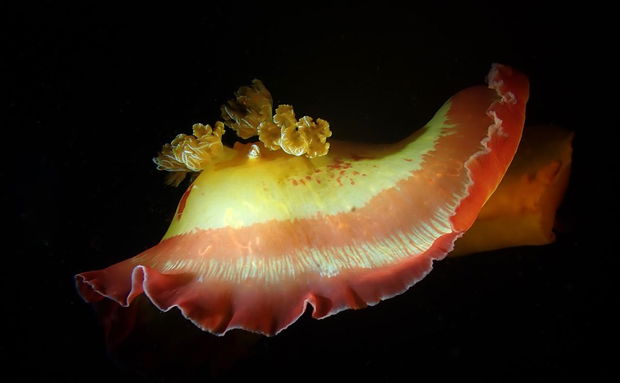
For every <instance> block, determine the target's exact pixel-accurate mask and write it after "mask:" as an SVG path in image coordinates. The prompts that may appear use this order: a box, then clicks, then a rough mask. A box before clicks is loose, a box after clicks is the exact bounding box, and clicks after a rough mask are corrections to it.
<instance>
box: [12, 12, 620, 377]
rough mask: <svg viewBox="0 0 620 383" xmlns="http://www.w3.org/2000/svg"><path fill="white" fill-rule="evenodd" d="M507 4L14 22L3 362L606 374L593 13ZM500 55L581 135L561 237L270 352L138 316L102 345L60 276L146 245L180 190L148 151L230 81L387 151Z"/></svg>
mask: <svg viewBox="0 0 620 383" xmlns="http://www.w3.org/2000/svg"><path fill="white" fill-rule="evenodd" d="M517 7H521V8H519V9H513V10H510V11H508V10H507V9H503V8H502V7H500V6H498V5H495V6H489V7H485V8H484V9H474V8H463V9H453V10H451V11H450V12H448V13H445V12H446V11H447V10H448V7H444V8H442V7H437V9H430V7H426V8H425V7H419V6H418V8H417V9H413V10H408V9H405V8H390V7H387V6H381V7H379V4H374V5H370V4H366V5H349V6H337V7H336V6H321V5H311V6H310V5H306V6H293V5H290V6H288V7H286V8H270V7H269V6H267V5H265V4H263V3H260V4H256V5H252V6H242V5H240V4H239V5H228V6H225V5H209V6H205V7H203V8H192V9H168V8H161V7H159V8H157V9H150V8H148V9H147V8H144V9H128V8H126V6H123V7H120V8H114V7H113V6H112V5H100V6H90V5H89V6H84V5H83V6H79V7H75V6H58V5H56V4H54V3H52V2H49V3H43V4H40V5H36V6H34V5H31V6H24V7H23V8H22V9H10V10H9V13H8V25H9V28H8V29H9V44H8V54H7V55H6V58H7V60H8V62H9V64H10V70H9V72H8V80H9V81H8V85H9V92H8V96H9V100H8V112H9V120H8V125H7V128H8V129H7V132H9V137H8V139H7V140H6V146H8V147H9V149H10V151H9V156H7V157H6V158H5V166H3V167H2V168H3V176H4V179H5V181H6V183H7V185H8V186H9V189H10V190H11V191H12V192H13V194H12V195H11V200H10V201H9V203H8V208H9V211H10V212H12V213H15V217H16V221H17V225H15V224H14V222H15V221H14V219H11V222H10V224H11V226H12V227H17V228H18V233H17V234H16V235H13V234H10V236H9V238H7V240H6V241H7V243H12V244H15V245H16V246H10V248H13V249H12V250H10V251H5V252H4V254H3V259H4V260H5V263H4V266H5V269H4V270H5V275H4V276H3V286H4V289H3V292H4V297H5V302H3V305H2V310H3V317H4V319H6V320H8V322H9V324H10V325H11V326H10V327H9V334H8V336H7V337H6V338H5V339H3V341H2V354H5V355H7V356H8V357H9V358H10V360H11V364H10V365H11V366H12V367H13V368H16V369H17V371H18V373H19V374H20V376H23V377H24V379H26V378H31V379H32V380H38V381H77V380H81V381H84V380H85V381H110V380H111V379H116V380H117V381H123V380H127V379H132V380H133V381H185V380H190V379H191V380H196V378H199V379H202V380H209V379H214V380H227V379H231V378H245V379H247V378H250V379H261V380H262V379H265V378H268V379H272V380H288V381H294V379H298V378H300V377H303V376H307V377H310V378H312V379H316V380H317V381H321V380H323V379H327V378H330V377H338V378H346V379H365V380H370V379H372V380H376V381H392V380H396V379H399V377H400V376H402V375H403V374H404V376H405V377H406V378H407V379H410V380H413V379H415V378H417V377H419V376H423V377H426V378H453V377H458V378H465V377H477V378H493V379H500V378H506V377H524V378H540V377H544V378H564V377H569V376H575V375H580V374H584V375H587V376H589V377H594V378H603V377H607V376H609V375H610V374H611V373H612V364H611V361H612V356H613V354H612V353H610V352H608V351H607V347H608V346H609V345H610V344H611V343H612V339H613V336H614V335H615V329H616V328H617V326H616V325H614V324H613V323H612V319H611V311H612V308H615V307H618V299H617V296H616V294H614V293H613V292H612V286H613V281H614V278H615V277H614V276H615V273H616V270H617V269H615V268H614V265H615V263H616V262H613V261H614V258H613V256H612V254H613V250H612V245H613V238H614V237H613V233H614V232H616V231H617V228H618V225H617V224H616V223H615V222H613V220H612V219H611V218H610V217H612V216H613V215H614V214H615V213H617V210H618V209H617V207H616V205H614V202H613V198H612V197H613V196H614V189H613V185H612V182H614V181H613V179H614V176H616V177H617V174H618V165H617V161H616V160H615V159H613V156H612V154H614V153H613V151H610V150H609V149H608V148H607V147H606V144H609V143H610V142H609V141H610V137H611V133H612V130H613V129H612V128H613V126H614V122H613V121H615V120H613V113H612V112H609V113H601V110H607V111H613V110H614V109H603V107H602V103H603V102H604V101H605V97H604V96H603V94H602V93H600V92H599V88H598V87H599V86H601V85H605V84H608V83H609V84H610V83H611V81H612V79H613V75H611V74H610V75H608V74H607V73H608V72H609V71H610V69H609V68H610V67H613V66H612V65H611V64H610V63H609V62H608V61H606V58H605V52H606V51H608V50H609V49H610V45H609V44H608V40H607V39H606V36H608V35H607V34H606V33H605V30H603V28H605V25H604V22H603V21H602V19H600V16H601V15H602V14H605V13H606V12H605V10H596V9H594V10H584V9H565V8H556V9H552V10H547V9H539V8H537V7H532V6H525V5H520V6H517ZM592 11H594V13H595V15H596V17H597V18H596V20H599V22H598V23H597V24H591V20H592V18H593V17H594V16H593V15H592V14H591V12H592ZM599 28H600V29H599ZM492 62H501V63H505V64H509V65H512V66H514V67H515V68H518V69H520V70H521V71H523V72H525V73H526V74H528V75H529V76H530V79H531V82H532V89H531V90H532V95H531V100H530V103H529V105H528V124H538V123H554V124H558V125H561V126H564V127H566V128H568V129H570V130H573V131H575V132H576V139H575V154H574V161H575V163H574V172H573V177H572V179H571V184H570V186H569V190H568V194H567V196H566V200H565V202H564V204H563V206H562V208H561V210H560V213H559V229H558V230H559V233H558V234H559V235H558V241H557V243H556V244H553V245H551V246H545V247H538V248H516V249H508V250H504V251H497V252H493V253H488V254H481V255H475V256H469V257H463V258H458V259H448V260H446V261H443V262H440V263H438V264H436V266H435V269H434V271H433V272H432V273H431V274H430V275H429V276H428V277H427V278H426V279H424V280H423V281H422V282H420V283H419V284H417V285H416V286H414V287H413V288H412V289H410V290H409V291H408V292H407V293H405V294H403V295H401V296H398V297H396V298H393V299H390V300H388V301H385V302H383V303H381V304H379V305H378V306H375V307H372V308H368V309H365V310H361V311H347V312H343V313H341V314H338V315H336V316H334V317H330V318H328V319H326V320H321V321H316V320H312V319H310V318H309V317H308V316H307V315H306V316H304V317H303V318H301V319H300V320H299V321H298V322H297V323H295V324H294V325H293V326H292V327H290V328H289V329H287V330H286V331H284V332H283V333H282V334H280V335H278V336H277V337H275V338H271V339H265V338H260V339H258V340H252V339H250V340H247V339H244V338H243V336H239V337H238V338H235V337H233V339H232V340H227V341H221V339H215V340H214V339H213V337H211V336H209V335H207V334H203V333H201V332H200V331H198V330H196V329H195V328H194V327H193V326H191V325H189V324H187V323H185V322H182V321H181V323H177V324H175V325H174V326H170V328H174V332H175V333H174V334H173V335H172V336H171V335H170V334H169V331H166V329H167V328H168V323H170V322H175V321H176V322H179V321H178V318H177V316H176V315H175V314H176V313H175V312H171V313H168V314H167V315H161V314H153V313H151V314H149V316H146V317H145V318H146V319H148V321H149V322H148V323H147V325H146V327H144V329H143V330H142V332H140V333H138V334H135V338H133V339H131V340H130V341H128V342H127V344H126V345H125V346H124V348H122V349H119V350H116V351H115V352H114V353H111V354H110V353H107V352H106V348H105V343H104V337H103V332H102V330H101V328H100V327H99V325H98V322H97V318H96V315H95V313H94V311H93V309H92V308H91V307H90V306H88V305H86V304H85V303H83V302H82V301H81V299H80V298H79V297H78V296H77V294H76V292H75V289H74V286H73V279H72V278H73V275H74V274H76V273H78V272H81V271H85V270H91V269H96V268H102V267H105V266H107V265H110V264H112V263H115V262H117V261H120V260H123V259H125V258H127V257H130V256H132V255H135V254H136V253H138V252H140V251H142V250H145V249H146V248H148V247H150V246H152V245H154V244H155V243H157V242H158V240H159V239H160V237H161V236H162V234H163V232H164V231H165V229H166V228H167V225H168V221H169V219H170V217H171V216H172V214H173V212H174V209H175V207H176V203H177V201H178V199H179V198H180V195H181V194H182V190H180V189H172V188H169V187H166V186H165V185H163V176H162V174H159V173H158V172H157V171H156V170H155V169H154V166H153V164H152V163H151V157H153V156H154V155H155V154H156V152H157V151H158V149H159V148H160V146H161V145H162V144H163V143H164V142H168V141H169V140H170V139H171V138H172V137H174V135H175V134H177V133H179V132H189V131H190V128H191V124H192V123H195V122H199V121H200V122H205V123H207V122H209V123H212V122H213V121H215V119H216V118H218V113H219V110H218V108H219V105H220V104H221V103H222V102H224V101H225V100H226V99H227V98H228V97H230V95H231V93H232V92H233V91H234V90H235V89H236V88H237V87H238V86H239V85H243V84H246V83H248V82H249V80H250V79H252V78H255V77H257V78H260V79H262V80H263V81H264V83H265V84H266V85H267V86H268V87H269V89H270V90H271V92H272V94H273V95H274V99H275V100H274V101H275V103H276V104H277V103H290V104H293V105H295V107H296V110H299V113H304V114H308V115H311V116H317V117H322V118H325V119H327V120H329V121H330V123H331V126H332V130H333V131H334V137H336V138H340V139H358V140H364V141H375V142H389V141H393V140H396V139H400V138H402V137H404V136H405V135H407V134H409V133H410V132H411V130H412V129H413V128H415V127H419V126H421V125H422V124H423V123H424V122H425V121H426V120H428V119H429V118H430V117H431V116H432V114H433V113H434V112H435V110H436V109H437V108H438V107H439V106H440V105H441V104H442V103H443V102H444V101H445V100H446V99H447V98H448V97H450V96H451V95H452V94H453V93H454V92H456V91H458V90H460V89H462V88H465V87H467V86H470V85H475V84H479V83H481V82H482V81H483V79H484V76H485V74H486V73H487V71H488V69H489V67H490V64H491V63H492ZM602 116H604V118H600V117H602ZM615 126H616V127H617V122H615ZM616 183H617V181H616ZM9 233H12V231H9ZM7 298H8V302H6V299H7ZM146 319H145V320H146ZM230 350H232V351H230ZM239 350H241V352H237V351H239ZM227 353H228V354H232V355H231V356H230V357H229V356H228V354H227Z"/></svg>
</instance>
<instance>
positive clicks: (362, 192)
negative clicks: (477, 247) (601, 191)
mask: <svg viewBox="0 0 620 383" xmlns="http://www.w3.org/2000/svg"><path fill="white" fill-rule="evenodd" d="M487 81H488V87H486V86H475V87H471V88H468V89H465V90H463V91H461V92H459V93H457V94H456V95H454V96H453V97H452V98H450V99H449V100H448V101H447V102H446V103H445V104H444V105H443V106H442V107H441V108H440V109H439V111H438V112H437V113H436V114H435V116H434V117H433V118H432V119H431V120H430V121H429V122H428V123H427V124H426V125H425V126H424V127H423V128H422V129H421V130H418V131H415V132H414V133H413V134H412V135H410V136H409V137H407V138H405V139H404V140H402V141H400V142H398V143H395V144H391V145H370V144H361V143H348V142H339V141H335V140H333V141H332V140H330V142H328V139H329V137H330V136H331V131H330V126H329V123H327V122H326V121H325V120H322V119H316V120H314V119H312V118H310V117H307V116H305V117H302V118H301V119H297V118H296V117H295V113H294V111H293V108H292V107H291V106H289V105H280V106H278V107H277V108H276V110H275V114H274V112H273V105H272V99H271V95H270V94H269V92H268V91H267V89H266V88H265V87H264V85H263V84H262V83H261V82H260V81H258V80H255V81H254V82H253V84H252V86H251V87H242V88H241V89H239V91H238V92H237V93H236V99H235V100H231V101H229V102H228V103H227V104H226V105H224V106H223V107H222V109H221V111H222V118H223V120H224V121H223V122H219V121H218V122H217V123H215V124H214V126H213V127H211V126H209V125H202V124H196V125H194V132H193V135H184V134H180V135H178V136H177V137H176V138H175V139H174V141H172V143H171V144H168V145H165V146H164V148H163V149H162V151H161V153H160V154H159V156H158V157H156V158H155V159H154V160H155V162H156V164H157V166H158V168H159V169H161V170H167V171H170V172H171V173H170V176H169V178H168V181H169V183H171V184H175V185H178V184H179V183H180V182H181V180H182V179H183V178H184V177H185V176H186V175H187V174H193V175H194V176H195V179H193V182H192V183H191V185H190V186H189V187H188V188H187V191H186V192H185V194H184V195H183V197H182V198H181V201H180V202H179V205H178V207H177V210H176V213H175V215H174V217H173V218H172V223H171V224H170V227H169V229H168V231H167V232H166V234H165V235H164V237H163V239H162V240H161V242H160V243H159V244H157V245H156V246H154V247H152V248H150V249H148V250H146V251H144V252H143V253H141V254H139V255H137V256H135V257H133V258H130V259H128V260H125V261H123V262H120V263H117V264H115V265H112V266H110V267H108V268H105V269H102V270H97V271H90V272H84V273H81V274H78V275H77V276H76V282H77V287H78V290H79V292H80V294H81V295H82V297H83V298H84V299H85V300H86V301H88V302H98V301H101V300H104V299H109V300H112V301H115V302H116V303H118V304H119V305H122V306H129V305H131V304H132V301H133V300H134V299H135V298H136V297H137V296H138V295H140V294H142V293H144V294H145V295H146V296H147V297H148V299H150V301H151V302H152V303H153V304H154V305H155V306H157V307H158V308H159V309H160V310H163V311H168V310H170V309H171V308H173V307H178V308H179V310H180V311H181V312H182V314H183V315H184V316H185V317H186V318H187V319H189V320H191V321H192V322H193V323H194V324H196V325H197V326H198V327H200V328H201V329H203V330H206V331H209V332H211V333H214V334H224V333H226V332H227V331H228V330H230V329H235V328H241V329H245V330H249V331H252V332H258V333H262V334H266V335H274V334H277V333H278V332H280V331H282V330H283V329H285V328H286V327H288V326H289V325H291V324H292V323H293V322H295V321H296V320H297V319H298V318H299V317H300V316H301V315H302V314H303V313H304V311H305V309H306V306H307V305H308V304H310V305H311V306H312V308H313V312H312V316H313V317H314V318H324V317H327V316H329V315H332V314H335V313H338V312H339V311H342V310H345V309H349V308H353V309H358V308H363V307H365V306H367V305H374V304H376V303H378V302H379V301H381V300H383V299H387V298H390V297H392V296H395V295H397V294H400V293H403V292H404V291H406V290H407V289H408V288H409V287H410V286H412V285H413V284H414V283H416V282H417V281H419V280H420V279H422V278H423V277H424V276H425V275H426V274H427V273H429V272H430V270H431V268H432V264H433V261H434V260H439V259H442V258H444V257H445V256H446V254H448V253H449V252H450V251H451V250H452V249H453V246H454V242H455V241H456V240H457V239H458V238H459V237H460V236H461V235H463V233H464V232H465V231H466V230H468V228H469V227H470V226H471V225H472V224H473V222H474V220H475V219H476V217H477V215H478V213H479V212H480V209H481V208H482V206H483V205H484V203H485V202H486V201H487V199H488V198H489V197H490V195H491V194H492V193H493V191H494V190H495V188H496V187H497V185H498V184H499V182H500V181H501V179H502V177H503V175H504V173H505V172H506V170H507V168H508V166H509V164H510V162H511V160H512V158H513V156H514V154H515V151H516V150H517V147H518V145H519V141H520V138H521V133H522V129H523V124H524V119H525V105H526V102H527V99H528V95H529V83H528V80H527V77H526V76H524V75H523V74H521V73H519V72H518V71H516V70H514V69H512V68H510V67H507V66H504V65H499V64H495V65H493V67H492V68H491V71H490V73H489V74H488V77H487ZM226 128H228V129H232V130H233V131H235V133H236V134H237V135H238V136H239V137H241V138H244V139H245V138H250V137H254V136H258V141H256V142H253V143H247V144H242V143H236V144H235V145H234V147H233V148H229V147H226V146H224V145H222V142H221V136H222V134H224V131H225V129H226Z"/></svg>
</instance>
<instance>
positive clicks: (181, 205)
mask: <svg viewBox="0 0 620 383" xmlns="http://www.w3.org/2000/svg"><path fill="white" fill-rule="evenodd" d="M193 188H194V184H191V185H189V187H188V188H187V190H186V191H185V193H183V197H181V201H180V202H179V208H178V209H177V219H181V217H182V216H183V211H184V210H185V204H186V203H187V198H188V197H189V193H191V192H192V189H193Z"/></svg>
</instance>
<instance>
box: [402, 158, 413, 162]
mask: <svg viewBox="0 0 620 383" xmlns="http://www.w3.org/2000/svg"><path fill="white" fill-rule="evenodd" d="M404 160H405V161H407V162H411V161H413V160H412V159H411V158H404Z"/></svg>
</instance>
